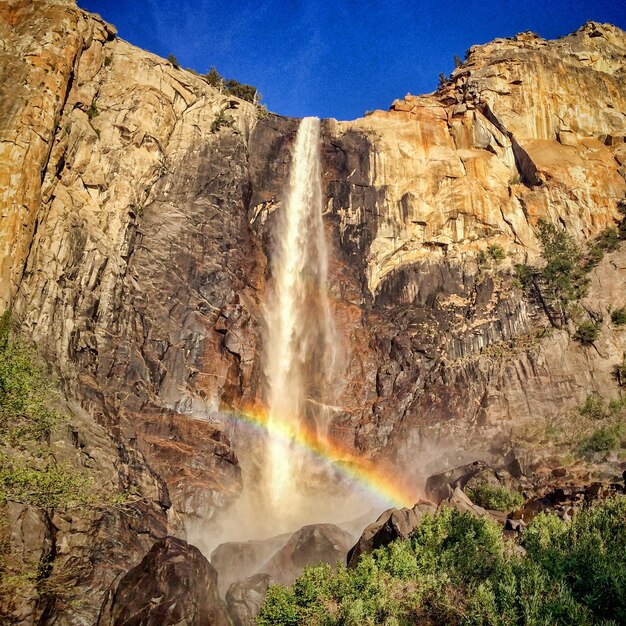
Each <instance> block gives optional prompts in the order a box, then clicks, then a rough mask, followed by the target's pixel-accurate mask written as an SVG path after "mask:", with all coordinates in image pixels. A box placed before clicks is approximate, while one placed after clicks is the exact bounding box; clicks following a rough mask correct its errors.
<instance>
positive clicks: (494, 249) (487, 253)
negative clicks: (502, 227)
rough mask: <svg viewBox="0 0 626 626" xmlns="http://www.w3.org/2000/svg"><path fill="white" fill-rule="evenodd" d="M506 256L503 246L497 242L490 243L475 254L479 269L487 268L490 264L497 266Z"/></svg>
mask: <svg viewBox="0 0 626 626" xmlns="http://www.w3.org/2000/svg"><path fill="white" fill-rule="evenodd" d="M505 258H506V252H505V251H504V248H503V247H502V246H501V245H499V244H497V243H494V244H491V245H490V246H488V247H487V250H481V251H480V252H479V253H478V255H477V256H476V261H477V262H478V267H480V268H481V269H488V268H491V267H492V266H496V267H497V266H498V265H500V263H501V262H502V261H503V260H504V259H505Z"/></svg>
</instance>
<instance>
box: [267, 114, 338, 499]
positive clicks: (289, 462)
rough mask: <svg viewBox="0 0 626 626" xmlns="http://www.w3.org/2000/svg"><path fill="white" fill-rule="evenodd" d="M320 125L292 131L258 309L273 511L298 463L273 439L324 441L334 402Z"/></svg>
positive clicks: (302, 469) (312, 121)
mask: <svg viewBox="0 0 626 626" xmlns="http://www.w3.org/2000/svg"><path fill="white" fill-rule="evenodd" d="M322 210H323V198H322V183H321V167H320V120H319V119H318V118H315V117H307V118H304V119H303V120H302V122H301V123H300V126H299V128H298V132H297V135H296V140H295V147H294V151H293V160H292V163H291V171H290V175H289V184H288V188H287V191H286V194H285V199H284V204H283V206H282V207H281V208H280V209H279V210H278V212H277V215H276V222H275V227H274V232H273V239H272V241H273V250H272V254H271V259H270V262H271V282H270V287H269V290H268V294H267V298H266V300H265V303H264V318H265V323H266V330H267V333H266V341H265V344H266V345H265V352H264V372H265V377H266V381H267V389H266V401H267V408H268V414H269V415H268V431H269V433H270V438H269V442H268V471H269V474H270V475H269V485H270V490H271V497H272V501H273V503H274V504H277V503H279V502H284V501H285V498H289V497H292V496H294V494H295V493H296V492H297V491H298V490H299V489H300V488H301V485H302V482H303V481H304V480H305V478H304V476H305V475H306V473H307V471H308V470H307V467H306V463H305V462H304V460H303V459H302V458H300V455H299V454H298V452H297V450H296V448H294V447H293V446H291V445H289V443H288V442H287V443H285V441H284V438H283V440H280V439H279V437H277V436H275V435H277V434H278V433H283V434H284V433H285V432H289V433H290V436H291V437H294V436H296V435H297V433H298V432H299V431H300V430H301V429H304V428H306V429H307V432H310V431H311V430H312V431H313V432H314V436H315V437H317V438H318V439H322V440H323V439H324V438H325V437H326V436H327V427H328V421H329V417H330V411H331V410H332V405H333V404H334V403H335V401H336V395H337V378H338V369H339V368H338V354H339V352H338V343H337V336H336V332H335V327H334V324H333V317H332V315H331V311H330V306H329V301H328V295H327V282H328V248H327V245H326V239H325V236H324V224H323V220H322Z"/></svg>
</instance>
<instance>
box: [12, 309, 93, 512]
mask: <svg viewBox="0 0 626 626" xmlns="http://www.w3.org/2000/svg"><path fill="white" fill-rule="evenodd" d="M10 335H11V318H10V315H9V314H8V313H5V314H4V315H3V316H2V318H0V504H2V503H4V502H6V501H7V500H12V501H15V502H22V503H24V504H32V505H35V506H41V507H45V508H48V507H52V508H57V507H63V508H68V507H72V506H78V505H81V504H88V503H90V502H92V498H93V494H92V493H91V490H90V484H91V483H90V479H89V478H87V477H86V476H85V475H83V474H82V473H81V472H80V471H76V470H73V469H72V468H71V467H69V466H66V465H63V464H58V463H56V461H55V459H54V457H53V456H52V455H51V454H50V451H49V449H48V448H47V447H46V446H45V445H44V442H45V441H46V440H48V438H49V437H50V435H51V433H52V431H53V430H54V428H55V427H56V426H57V425H58V424H59V423H60V422H62V421H63V420H64V416H63V415H61V413H59V412H58V411H57V410H56V409H55V408H54V404H55V392H54V388H53V385H52V382H51V380H50V377H49V376H48V375H47V374H46V372H45V371H44V370H43V369H42V368H41V367H38V366H37V365H36V364H35V358H34V353H33V351H32V350H31V349H30V348H28V347H27V346H26V345H25V344H24V343H23V342H22V341H20V340H12V339H11V336H10Z"/></svg>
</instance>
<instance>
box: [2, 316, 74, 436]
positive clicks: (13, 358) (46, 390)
mask: <svg viewBox="0 0 626 626" xmlns="http://www.w3.org/2000/svg"><path fill="white" fill-rule="evenodd" d="M10 327H11V325H10V316H9V315H8V314H7V313H5V314H4V315H3V316H2V323H1V325H0V442H1V443H10V444H12V445H14V446H18V447H19V446H23V445H24V444H25V443H26V442H27V441H32V440H40V439H45V438H46V437H48V436H49V435H50V433H51V431H52V429H53V428H54V427H55V426H56V424H58V423H59V421H60V420H61V419H62V417H61V415H60V414H59V413H58V411H56V410H55V409H54V408H52V406H51V402H50V400H51V398H52V397H53V394H54V392H53V388H52V383H51V381H50V379H49V378H48V376H47V375H46V374H45V372H44V371H43V370H42V369H41V368H39V367H37V366H36V365H34V355H33V352H32V350H30V349H29V348H27V347H26V346H25V345H24V344H23V343H22V342H20V341H11V340H10V337H9V334H10Z"/></svg>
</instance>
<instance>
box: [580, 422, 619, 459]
mask: <svg viewBox="0 0 626 626" xmlns="http://www.w3.org/2000/svg"><path fill="white" fill-rule="evenodd" d="M625 434H626V432H625V428H624V425H623V424H613V425H611V426H603V427H601V428H598V430H596V431H595V432H594V433H593V434H592V435H591V436H590V437H587V438H585V439H583V440H582V441H581V442H580V444H579V446H578V451H579V452H580V453H581V454H583V455H585V456H586V455H592V454H598V453H607V452H611V451H613V450H617V449H618V448H619V447H620V445H621V440H622V438H623V437H624V435H625Z"/></svg>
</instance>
